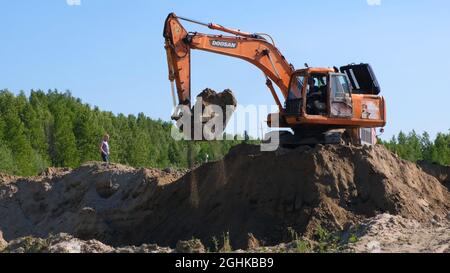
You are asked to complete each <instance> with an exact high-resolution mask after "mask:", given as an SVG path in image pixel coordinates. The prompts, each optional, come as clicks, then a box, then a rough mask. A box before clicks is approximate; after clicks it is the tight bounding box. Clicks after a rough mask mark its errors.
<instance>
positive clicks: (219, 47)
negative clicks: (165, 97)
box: [164, 13, 386, 147]
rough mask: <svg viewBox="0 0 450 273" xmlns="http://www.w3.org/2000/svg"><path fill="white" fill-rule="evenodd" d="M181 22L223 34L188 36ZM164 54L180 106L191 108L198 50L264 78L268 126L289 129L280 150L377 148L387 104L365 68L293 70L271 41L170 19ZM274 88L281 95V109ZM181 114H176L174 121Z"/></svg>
mask: <svg viewBox="0 0 450 273" xmlns="http://www.w3.org/2000/svg"><path fill="white" fill-rule="evenodd" d="M181 22H189V23H193V24H198V25H201V26H204V27H207V28H209V29H211V30H214V31H218V32H222V33H224V34H225V35H222V34H203V33H198V32H188V31H187V30H186V28H185V27H184V26H183V25H182V24H181ZM164 38H165V50H166V53H167V62H168V67H169V80H170V82H171V87H172V96H173V97H174V103H175V101H176V99H175V91H174V89H175V86H176V89H177V90H176V91H177V96H178V106H187V107H185V108H187V109H190V108H191V106H192V101H191V67H190V62H191V50H194V49H195V50H202V51H207V52H210V53H216V54H221V55H226V56H230V57H235V58H239V59H242V60H245V61H247V62H249V63H251V64H253V65H255V66H256V67H258V68H259V69H260V70H261V71H262V72H263V74H264V76H265V81H266V85H267V87H268V89H269V91H270V92H271V94H272V96H273V98H274V100H275V103H276V105H277V106H278V109H279V112H278V113H273V114H269V116H268V117H267V124H268V126H269V127H272V128H274V127H277V128H280V129H287V130H286V131H283V132H282V133H281V135H280V141H281V144H282V145H283V146H286V147H292V146H294V147H296V146H299V145H314V144H353V145H362V144H369V145H371V144H375V143H376V133H375V132H376V131H375V128H380V127H384V126H385V125H386V103H385V99H384V98H383V97H382V96H379V93H380V86H379V84H378V81H377V79H376V76H375V74H374V72H373V70H372V68H371V66H370V65H369V64H364V63H362V64H349V65H345V66H342V67H340V68H337V67H333V68H313V67H309V66H308V65H307V64H305V68H302V69H299V70H296V69H295V68H294V66H293V65H292V64H290V63H289V62H288V61H287V60H286V58H285V57H284V56H283V54H282V53H281V52H280V50H279V49H278V48H277V47H276V46H275V42H274V40H273V39H272V37H271V36H270V35H268V34H264V33H248V32H243V31H241V30H237V29H231V28H227V27H224V26H222V25H219V24H215V23H203V22H199V21H196V20H192V19H188V18H184V17H180V16H177V15H176V14H175V13H171V14H169V15H168V17H167V19H166V22H165V25H164ZM274 85H276V86H277V87H278V89H279V92H280V93H281V94H282V96H283V100H284V103H283V104H282V102H281V100H280V97H279V96H278V94H277V92H276V90H275V87H274ZM182 115H183V113H180V114H174V115H173V116H172V119H173V120H178V119H180V118H181V116H182Z"/></svg>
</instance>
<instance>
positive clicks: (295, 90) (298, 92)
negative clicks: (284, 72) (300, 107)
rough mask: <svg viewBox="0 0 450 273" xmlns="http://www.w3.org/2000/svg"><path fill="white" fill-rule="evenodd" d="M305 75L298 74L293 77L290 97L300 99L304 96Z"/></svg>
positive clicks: (290, 98)
mask: <svg viewBox="0 0 450 273" xmlns="http://www.w3.org/2000/svg"><path fill="white" fill-rule="evenodd" d="M304 82H305V76H296V77H293V78H292V81H291V87H290V88H289V94H288V99H289V100H294V99H300V98H301V97H302V89H303V84H304Z"/></svg>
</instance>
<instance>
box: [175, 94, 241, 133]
mask: <svg viewBox="0 0 450 273" xmlns="http://www.w3.org/2000/svg"><path fill="white" fill-rule="evenodd" d="M236 106H237V100H236V98H235V96H234V94H233V92H232V91H231V90H229V89H226V90H224V91H223V92H221V93H217V92H216V91H214V90H212V89H209V88H207V89H205V90H203V91H202V92H201V93H200V94H198V95H197V99H196V102H195V104H194V106H193V107H192V109H191V123H190V124H191V130H190V132H186V130H183V127H184V124H182V123H178V127H179V128H180V129H181V130H182V131H183V132H184V133H185V134H186V133H187V134H188V135H190V137H191V139H194V140H213V139H218V138H219V137H221V136H222V135H223V132H224V131H225V128H226V127H227V125H228V123H229V121H230V119H231V116H232V115H233V113H234V112H235V110H236ZM218 123H220V125H219V124H218ZM199 129H201V132H199Z"/></svg>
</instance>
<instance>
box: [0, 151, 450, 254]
mask: <svg viewBox="0 0 450 273" xmlns="http://www.w3.org/2000/svg"><path fill="white" fill-rule="evenodd" d="M449 209H450V194H449V191H448V189H447V188H446V187H445V186H444V182H443V181H440V180H438V179H437V178H436V177H434V176H432V175H430V174H427V173H425V172H424V171H423V170H422V168H421V167H418V166H417V165H416V164H413V163H410V162H406V161H403V160H401V159H399V158H398V157H396V156H395V155H393V154H392V153H390V152H389V151H387V150H386V149H385V148H383V147H381V146H376V147H361V148H360V147H358V148H356V147H348V146H320V145H319V146H317V147H316V148H314V149H312V148H305V147H300V148H298V149H296V150H279V151H277V152H271V153H267V152H264V153H263V152H260V150H259V147H258V146H250V145H241V146H237V147H235V148H233V149H232V150H231V151H230V153H229V154H228V155H227V156H226V157H225V158H224V159H223V160H222V161H218V162H212V163H208V164H205V165H203V166H200V167H199V168H197V169H195V170H192V171H190V172H188V173H186V172H178V171H171V170H166V171H161V170H154V169H152V170H147V169H134V168H130V167H126V166H121V165H115V164H111V165H110V166H104V165H102V164H100V163H88V164H86V165H84V166H82V167H80V168H78V169H76V170H73V171H71V170H52V171H51V172H49V173H47V174H44V175H43V176H40V177H32V178H18V177H10V176H0V219H1V220H0V230H2V231H3V236H4V238H5V239H6V240H7V241H12V240H14V239H17V238H20V237H25V236H29V235H32V236H36V237H41V238H47V237H48V235H49V234H59V233H67V234H71V235H73V236H75V237H76V238H79V239H82V240H91V239H96V240H98V241H100V242H102V243H104V244H107V245H111V246H113V247H118V246H127V245H142V244H158V245H160V246H164V247H165V246H169V247H172V248H174V247H175V246H176V244H177V242H178V241H179V240H189V239H191V238H192V237H195V238H199V239H201V240H202V242H203V243H204V244H206V245H210V244H212V238H213V236H214V237H216V238H221V237H222V236H223V234H224V233H226V232H229V237H230V241H231V245H232V247H233V248H234V249H238V248H244V249H245V248H247V247H248V242H249V234H250V233H251V234H252V236H254V237H255V238H257V239H258V241H259V242H260V243H261V244H263V245H277V244H279V243H281V242H284V241H285V240H286V237H287V236H286V234H287V230H288V228H292V229H294V230H295V231H296V232H298V233H299V234H302V235H305V236H311V235H312V234H313V233H314V231H315V230H316V228H317V227H318V225H321V226H322V227H324V228H327V229H329V230H336V229H346V228H347V227H348V226H350V225H352V224H353V225H354V224H359V223H362V222H363V221H364V220H366V219H368V218H372V217H376V216H377V215H379V214H383V213H389V214H390V215H395V216H399V217H402V219H403V218H404V219H408V220H413V221H416V222H418V223H428V222H429V221H430V220H431V219H434V220H435V221H440V220H442V221H444V219H445V218H446V217H447V216H448V214H449Z"/></svg>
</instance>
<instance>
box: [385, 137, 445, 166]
mask: <svg viewBox="0 0 450 273" xmlns="http://www.w3.org/2000/svg"><path fill="white" fill-rule="evenodd" d="M380 144H382V145H385V146H386V147H387V148H388V149H389V150H391V151H392V152H394V153H396V154H397V155H398V156H400V157H401V158H403V159H406V160H409V161H412V162H417V161H422V160H424V161H428V162H431V163H437V164H440V165H445V166H448V165H450V130H449V132H448V133H438V134H437V136H436V138H435V139H434V140H431V138H430V135H429V134H428V133H427V132H424V133H423V134H421V135H419V134H417V133H416V132H415V131H412V132H410V133H408V134H405V133H404V132H400V133H399V134H398V135H397V136H393V137H392V139H391V140H389V141H380Z"/></svg>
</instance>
